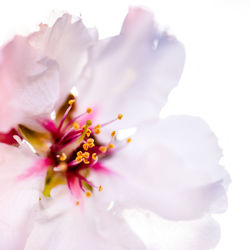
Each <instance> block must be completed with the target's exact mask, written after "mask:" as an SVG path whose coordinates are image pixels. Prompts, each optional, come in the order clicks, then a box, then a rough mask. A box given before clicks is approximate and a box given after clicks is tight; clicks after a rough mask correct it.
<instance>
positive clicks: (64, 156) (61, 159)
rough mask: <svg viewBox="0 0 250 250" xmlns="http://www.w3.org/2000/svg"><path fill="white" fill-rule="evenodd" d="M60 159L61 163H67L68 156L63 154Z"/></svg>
mask: <svg viewBox="0 0 250 250" xmlns="http://www.w3.org/2000/svg"><path fill="white" fill-rule="evenodd" d="M59 159H60V161H65V160H66V159H67V155H66V154H65V153H62V154H61V155H60V158H59Z"/></svg>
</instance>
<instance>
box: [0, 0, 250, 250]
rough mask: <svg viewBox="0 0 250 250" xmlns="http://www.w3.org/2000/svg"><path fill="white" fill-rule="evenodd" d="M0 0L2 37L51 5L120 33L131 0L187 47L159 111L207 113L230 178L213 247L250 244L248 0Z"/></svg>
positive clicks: (245, 249)
mask: <svg viewBox="0 0 250 250" xmlns="http://www.w3.org/2000/svg"><path fill="white" fill-rule="evenodd" d="M0 1H1V2H0V41H1V43H3V42H4V41H6V40H7V39H9V38H10V37H11V36H12V34H13V33H14V32H18V33H25V32H27V31H32V30H34V29H35V28H36V25H37V24H39V23H40V22H41V21H43V20H45V18H46V17H47V16H48V15H49V13H50V12H51V11H52V10H53V9H56V10H62V11H63V10H64V11H68V12H70V13H72V14H75V15H79V14H80V13H81V14H82V17H83V20H84V21H85V23H86V24H87V25H88V26H97V28H98V29H99V30H100V33H101V36H102V37H105V36H109V35H114V34H116V33H117V32H118V31H119V28H120V25H121V22H122V19H123V18H124V16H125V14H126V11H127V8H128V5H129V4H130V5H131V4H133V5H136V4H139V5H144V6H148V7H150V8H151V9H152V10H153V11H154V12H155V14H156V17H157V19H158V21H159V22H160V23H161V24H162V25H167V27H169V31H170V32H171V33H173V34H175V35H176V36H177V37H178V38H179V40H180V41H182V42H183V43H184V45H185V48H186V57H187V58H186V65H185V70H184V73H183V76H182V78H181V82H180V84H179V86H178V87H177V88H176V89H175V90H174V91H173V92H172V93H171V95H170V97H169V101H168V105H167V107H166V109H165V110H164V111H163V113H162V115H165V114H189V115H198V116H200V117H202V118H203V119H205V120H206V121H207V122H208V124H209V125H210V127H211V128H212V130H213V131H214V132H215V133H216V134H217V136H218V138H219V144H220V146H221V147H222V148H223V152H224V158H223V159H222V164H223V165H224V166H226V168H227V170H228V171H229V173H230V175H231V178H232V183H231V186H230V189H229V193H228V196H229V209H228V211H227V213H226V214H223V215H219V216H216V219H217V220H218V221H219V222H220V224H221V230H222V233H221V241H220V243H219V245H218V246H217V248H216V249H217V250H249V249H250V232H249V226H250V180H249V179H250V178H249V175H250V159H249V156H250V91H249V90H250V88H249V85H250V1H249V0H245V1H244V0H172V1H167V0H162V1H146V0H145V1H132V0H130V1H129V0H128V1H119V0H116V1H115V0H113V1H105V0H102V1H93V0H92V1H91V0H89V1H84V0H81V1H74V0H70V1H62V0H58V1H45V0H40V1H23V0H21V1H10V0H9V1H3V0H0ZM114 20H115V21H114Z"/></svg>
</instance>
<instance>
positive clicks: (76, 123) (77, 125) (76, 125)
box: [73, 122, 80, 130]
mask: <svg viewBox="0 0 250 250" xmlns="http://www.w3.org/2000/svg"><path fill="white" fill-rule="evenodd" d="M73 128H74V130H77V129H79V128H80V124H79V123H78V122H74V123H73Z"/></svg>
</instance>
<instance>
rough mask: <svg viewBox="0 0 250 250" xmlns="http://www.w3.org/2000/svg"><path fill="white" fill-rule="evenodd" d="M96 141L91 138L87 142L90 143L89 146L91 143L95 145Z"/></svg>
mask: <svg viewBox="0 0 250 250" xmlns="http://www.w3.org/2000/svg"><path fill="white" fill-rule="evenodd" d="M94 141H95V140H94V139H93V138H89V139H88V140H87V143H88V144H91V143H94Z"/></svg>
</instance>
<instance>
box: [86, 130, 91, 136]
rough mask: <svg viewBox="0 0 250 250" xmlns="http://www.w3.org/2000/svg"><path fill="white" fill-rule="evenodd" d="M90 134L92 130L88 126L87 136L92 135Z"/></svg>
mask: <svg viewBox="0 0 250 250" xmlns="http://www.w3.org/2000/svg"><path fill="white" fill-rule="evenodd" d="M90 135H91V130H90V129H89V128H88V129H87V132H86V136H87V137H90Z"/></svg>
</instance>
